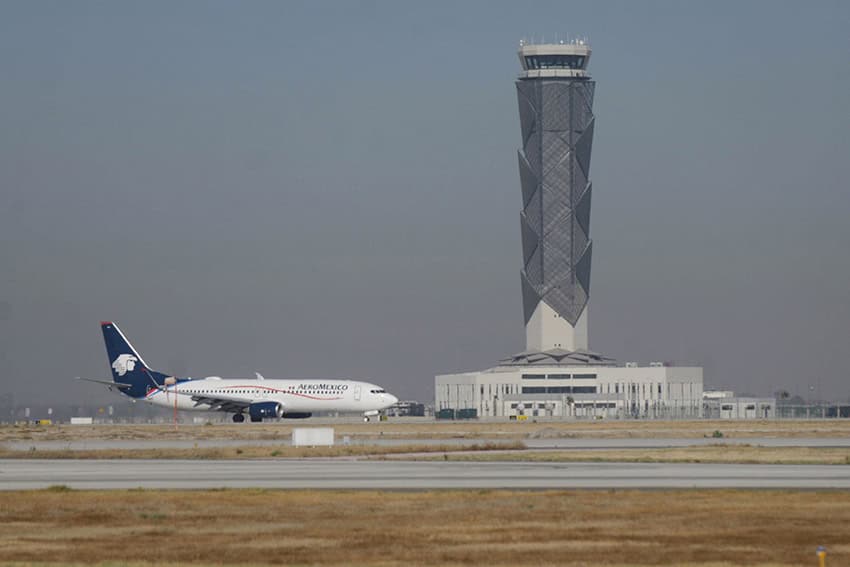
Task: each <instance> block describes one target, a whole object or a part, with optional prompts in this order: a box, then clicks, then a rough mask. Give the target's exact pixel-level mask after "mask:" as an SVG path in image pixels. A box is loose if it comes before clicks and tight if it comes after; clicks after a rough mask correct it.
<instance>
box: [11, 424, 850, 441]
mask: <svg viewBox="0 0 850 567" xmlns="http://www.w3.org/2000/svg"><path fill="white" fill-rule="evenodd" d="M316 425H331V426H333V427H334V429H335V431H336V434H337V436H343V435H349V436H351V437H352V438H355V439H369V438H386V439H410V440H412V441H413V440H416V439H441V438H445V439H482V438H483V439H526V438H529V437H532V438H534V437H543V438H547V437H551V438H557V437H577V438H675V437H682V438H683V437H692V438H693V437H711V436H712V435H713V434H714V432H715V431H720V432H721V433H722V434H723V436H724V438H742V437H847V436H850V419H831V420H734V421H732V420H722V421H721V420H715V421H708V420H695V421H654V420H653V421H649V420H647V421H639V420H624V421H617V420H599V421H570V422H542V421H541V422H539V423H534V422H492V423H491V422H479V421H469V422H461V421H449V422H421V421H416V422H404V421H402V420H395V421H385V422H372V423H362V422H357V423H350V422H333V421H328V420H307V421H301V422H298V423H290V422H283V423H261V424H247V423H245V424H222V425H181V426H180V427H179V428H178V429H177V430H175V429H174V427H173V426H169V425H94V426H86V425H82V426H80V425H78V426H72V425H50V426H12V425H6V426H0V443H2V442H3V441H27V440H32V441H39V440H42V441H72V440H86V439H106V440H116V439H140V440H167V439H190V440H191V439H239V440H245V441H250V440H260V439H262V440H273V439H289V438H290V437H291V435H292V429H293V427H309V426H316Z"/></svg>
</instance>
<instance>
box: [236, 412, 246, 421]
mask: <svg viewBox="0 0 850 567" xmlns="http://www.w3.org/2000/svg"><path fill="white" fill-rule="evenodd" d="M243 421H245V416H244V415H242V414H241V413H236V414H233V422H234V423H242V422H243Z"/></svg>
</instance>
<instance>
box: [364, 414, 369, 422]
mask: <svg viewBox="0 0 850 567" xmlns="http://www.w3.org/2000/svg"><path fill="white" fill-rule="evenodd" d="M363 421H365V422H367V423H368V422H369V416H368V415H367V416H366V417H364V418H363Z"/></svg>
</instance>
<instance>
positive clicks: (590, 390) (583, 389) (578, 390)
mask: <svg viewBox="0 0 850 567" xmlns="http://www.w3.org/2000/svg"><path fill="white" fill-rule="evenodd" d="M573 393H574V394H595V393H596V386H575V387H574V388H573Z"/></svg>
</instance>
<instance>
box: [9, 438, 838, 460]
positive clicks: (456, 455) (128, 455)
mask: <svg viewBox="0 0 850 567" xmlns="http://www.w3.org/2000/svg"><path fill="white" fill-rule="evenodd" d="M269 458H280V459H297V458H331V459H332V458H357V459H404V460H441V461H525V462H622V463H745V464H805V465H850V449H847V448H831V447H753V446H750V445H724V444H714V445H709V446H695V447H681V448H669V449H594V450H581V449H570V450H526V448H525V445H524V444H523V443H522V442H521V441H498V442H490V443H471V442H470V443H463V444H451V445H417V444H415V443H410V444H404V445H369V444H365V445H348V446H346V445H336V446H333V447H291V446H288V445H279V446H268V445H263V446H256V445H241V446H227V447H195V448H186V449H181V448H157V449H141V448H134V449H74V450H71V449H48V450H45V449H39V450H37V451H22V450H7V449H3V448H2V447H0V459H199V460H209V459H269Z"/></svg>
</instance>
